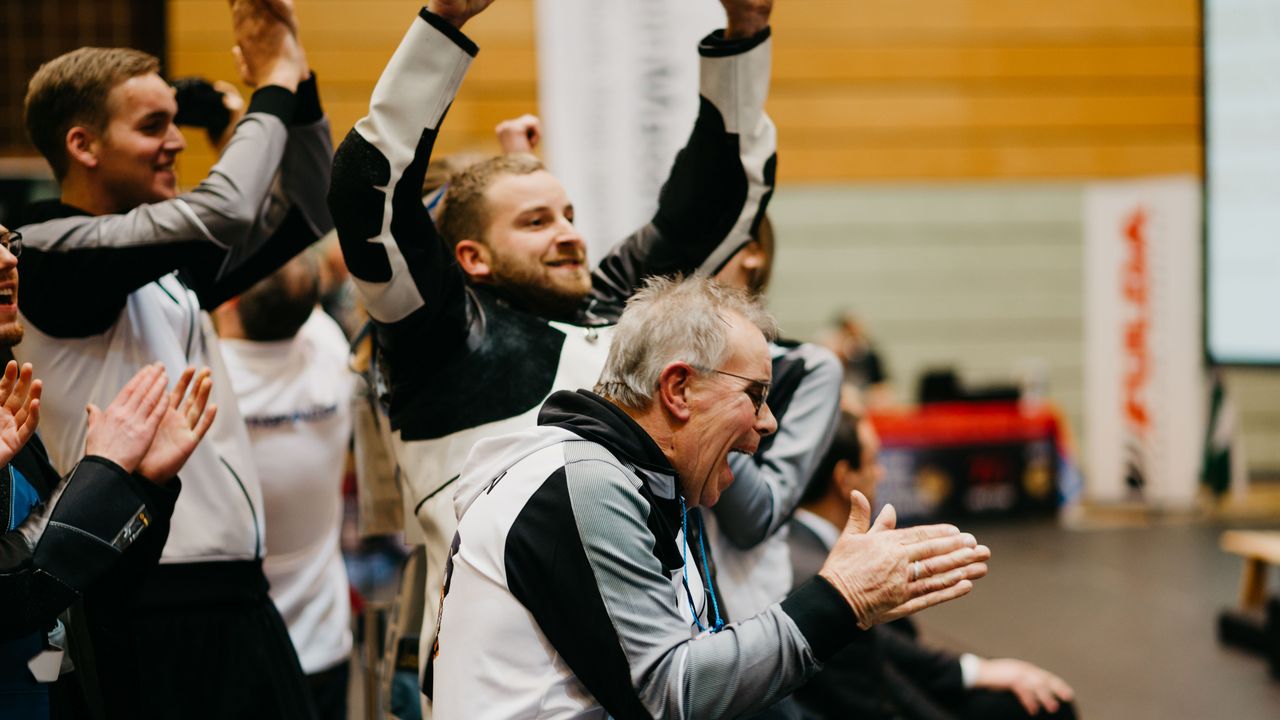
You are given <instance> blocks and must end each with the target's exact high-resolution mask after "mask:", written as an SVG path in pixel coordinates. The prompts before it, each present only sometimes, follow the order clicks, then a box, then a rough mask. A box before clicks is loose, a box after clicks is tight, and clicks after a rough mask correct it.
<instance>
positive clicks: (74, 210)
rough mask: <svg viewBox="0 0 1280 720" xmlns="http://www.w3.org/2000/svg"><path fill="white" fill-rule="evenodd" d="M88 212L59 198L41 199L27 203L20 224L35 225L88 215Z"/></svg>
mask: <svg viewBox="0 0 1280 720" xmlns="http://www.w3.org/2000/svg"><path fill="white" fill-rule="evenodd" d="M88 215H89V213H87V212H85V211H84V210H81V209H80V208H78V207H75V206H74V205H67V204H66V203H64V202H62V201H61V200H41V201H39V202H34V203H31V204H30V205H28V206H27V207H26V208H24V209H23V211H22V224H23V225H35V224H36V223H42V222H48V221H49V220H57V219H59V218H67V217H76V216H86V217H87V216H88Z"/></svg>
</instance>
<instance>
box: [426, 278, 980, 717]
mask: <svg viewBox="0 0 1280 720" xmlns="http://www.w3.org/2000/svg"><path fill="white" fill-rule="evenodd" d="M775 332H776V328H775V327H774V323H773V319H772V318H771V317H769V315H768V314H767V313H765V312H764V310H763V309H762V308H761V307H760V305H759V303H758V302H755V301H753V300H752V299H751V298H749V297H747V296H746V295H745V294H744V293H742V292H739V291H735V290H732V289H729V288H726V287H724V286H722V285H719V284H718V283H716V282H715V281H713V280H710V279H708V278H705V277H694V278H690V279H688V280H685V281H679V280H672V279H669V278H653V279H651V280H649V282H648V283H647V284H646V286H645V287H644V288H643V289H642V290H640V291H639V292H638V293H636V295H635V296H634V297H633V298H632V300H631V302H630V303H628V304H627V311H626V312H625V313H624V314H623V315H622V318H621V319H620V320H619V321H618V324H617V326H616V329H615V338H614V343H613V346H612V347H611V348H610V351H609V357H608V359H607V360H606V363H605V367H604V370H603V372H602V373H601V375H600V381H599V383H597V384H596V385H595V389H594V392H588V391H586V390H578V391H577V392H569V391H562V392H557V393H555V394H553V395H552V396H551V397H550V398H548V399H547V402H546V403H545V404H544V405H543V407H542V410H541V412H540V413H539V415H538V424H537V427H536V428H533V429H527V430H524V431H521V432H514V433H511V434H508V435H504V436H502V437H498V438H490V439H487V440H484V441H482V442H480V443H477V445H476V447H475V450H474V451H473V452H472V453H471V456H470V458H469V459H468V461H467V464H466V467H465V468H464V470H463V475H462V478H461V479H460V480H459V481H458V483H457V485H458V489H457V493H456V498H455V503H456V504H457V507H458V516H459V518H460V521H459V524H458V531H457V534H456V535H455V536H454V540H453V549H452V552H451V554H450V558H449V571H448V573H447V579H446V581H445V597H444V603H443V612H442V614H441V623H440V633H439V643H438V646H437V652H436V653H435V654H434V655H433V658H432V663H433V666H432V670H433V673H432V683H433V690H434V692H435V698H436V703H435V706H434V710H435V712H436V716H437V717H438V718H441V719H442V720H452V719H453V718H473V717H482V716H484V717H510V718H516V717H518V718H587V717H591V718H596V717H605V716H608V717H615V718H699V719H702V718H720V717H726V718H727V717H743V716H747V715H749V714H750V713H751V712H753V711H756V710H759V709H761V708H763V707H765V706H767V705H769V704H770V703H772V702H775V701H776V700H778V699H779V698H780V697H781V696H783V695H784V694H785V693H788V692H790V691H791V690H793V689H794V688H795V687H796V686H797V685H799V684H800V683H801V682H802V681H803V680H804V679H805V678H806V677H807V676H809V675H811V674H813V673H814V672H815V671H816V670H817V669H818V668H819V667H820V665H821V663H822V662H823V661H825V660H826V658H827V657H828V656H829V655H831V654H832V653H834V652H835V651H836V650H838V649H839V648H840V647H842V646H844V645H845V644H846V643H848V642H849V641H850V640H852V639H853V638H854V637H855V636H857V635H859V634H861V633H860V631H859V630H858V629H857V628H858V627H861V628H864V629H865V628H868V627H871V626H872V625H875V624H877V623H881V622H884V621H886V620H891V619H894V618H897V617H902V616H904V615H907V614H910V613H912V612H915V611H918V610H921V609H923V608H925V607H928V606H931V605H935V604H937V603H940V602H945V601H947V600H950V599H954V598H956V597H959V596H961V595H964V594H965V593H967V592H968V591H969V589H970V588H972V580H973V579H976V578H980V577H982V576H983V575H985V574H986V565H985V564H984V563H985V561H986V559H987V558H988V557H989V556H990V553H989V551H988V550H987V549H986V548H985V547H982V546H978V545H977V544H976V541H975V539H974V538H973V536H972V535H962V534H960V532H959V531H958V530H957V529H956V528H954V527H951V526H947V525H932V526H925V527H918V528H910V529H906V530H897V529H894V514H893V510H892V508H886V509H885V510H884V511H883V512H882V513H881V515H880V517H879V518H877V519H876V521H875V523H874V525H872V524H871V508H870V506H869V505H867V502H866V500H865V499H863V498H862V496H861V495H858V494H856V493H854V494H853V495H852V497H851V498H849V501H850V502H851V504H852V505H853V507H852V508H851V510H850V512H849V513H848V514H847V515H846V517H845V521H846V524H845V526H844V530H843V533H842V535H841V537H840V541H839V543H837V545H836V547H834V548H833V550H832V552H831V553H830V556H829V557H828V558H826V560H825V562H824V563H822V566H821V568H820V569H819V570H818V571H817V572H816V573H815V575H816V577H815V576H811V577H810V578H809V579H808V580H807V582H806V583H805V584H804V585H802V586H801V587H799V588H797V589H796V590H795V591H793V592H791V593H790V594H789V595H787V597H786V598H784V599H782V600H781V602H773V603H771V604H770V605H769V606H768V607H766V608H763V609H762V610H761V611H760V612H758V613H755V614H754V615H752V616H750V617H742V618H736V619H735V621H734V622H731V623H726V621H725V619H724V617H723V615H722V612H721V609H722V606H721V604H720V602H719V599H718V597H719V594H718V593H717V592H716V587H715V584H714V582H713V581H712V561H711V560H709V559H708V551H707V548H706V542H705V540H704V539H703V534H702V532H701V529H702V524H703V521H702V515H701V508H703V507H711V506H714V505H715V504H716V503H717V502H718V501H719V499H720V498H721V497H722V494H723V493H724V492H725V490H726V488H730V487H731V486H732V484H733V483H734V482H735V480H734V473H733V472H732V471H731V470H730V469H729V456H730V455H731V454H734V453H741V454H745V455H752V454H754V453H755V452H756V451H757V450H758V449H759V446H760V442H761V439H762V438H765V437H768V436H769V435H771V434H772V433H773V432H774V431H775V430H776V429H777V423H776V422H775V420H774V417H773V413H772V412H771V410H770V408H769V406H768V404H767V403H766V400H767V398H768V396H769V393H770V389H771V385H772V383H773V376H772V370H771V366H772V361H771V358H770V352H769V349H768V345H767V343H766V341H765V340H766V337H768V336H771V335H773V334H774V333H775Z"/></svg>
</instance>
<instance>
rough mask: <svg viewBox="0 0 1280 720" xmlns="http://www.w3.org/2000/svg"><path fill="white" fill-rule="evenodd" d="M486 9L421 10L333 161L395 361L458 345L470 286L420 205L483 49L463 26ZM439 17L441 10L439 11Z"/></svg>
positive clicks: (343, 214)
mask: <svg viewBox="0 0 1280 720" xmlns="http://www.w3.org/2000/svg"><path fill="white" fill-rule="evenodd" d="M486 5H488V3H487V2H483V1H480V2H477V1H476V0H471V2H465V1H463V0H456V1H454V2H445V1H440V2H436V1H433V2H431V3H429V4H428V6H427V7H426V8H424V9H423V10H422V11H420V12H419V14H418V17H417V18H416V19H415V20H414V22H413V24H412V26H410V28H409V31H408V32H407V33H406V34H405V37H404V39H403V40H402V41H401V42H400V46H399V47H398V48H397V49H396V51H395V54H394V55H392V57H391V60H390V62H388V63H387V67H386V69H385V70H383V72H382V76H381V77H380V78H379V79H378V83H377V85H376V86H375V87H374V90H373V96H372V98H371V99H370V103H369V114H368V115H366V116H365V117H363V118H361V119H360V121H359V122H357V123H356V126H355V128H353V129H352V130H351V132H350V133H349V134H348V135H347V137H346V139H345V140H343V141H342V144H341V146H340V147H339V148H338V154H337V156H336V157H335V158H334V163H333V185H332V187H331V188H330V191H329V207H330V209H331V210H332V212H333V219H334V222H335V224H336V226H337V228H338V237H339V240H340V241H341V244H342V254H343V256H344V257H345V258H346V261H347V267H348V268H349V269H350V270H351V275H352V277H353V279H354V281H355V286H356V289H357V291H358V292H359V293H360V297H361V299H362V300H363V301H364V304H365V307H366V308H367V309H368V311H369V315H370V316H371V317H372V318H373V320H374V322H375V323H376V324H377V327H378V332H379V342H380V344H381V345H382V346H383V348H384V350H385V351H386V352H388V353H389V354H391V355H392V364H393V365H395V364H396V361H395V356H396V355H397V354H406V355H416V354H417V352H416V351H417V350H418V349H421V348H425V347H434V346H437V345H438V344H439V343H441V342H449V341H450V340H452V339H456V338H460V337H461V334H462V332H463V331H464V329H465V326H466V310H465V308H466V285H465V279H464V277H463V275H462V272H461V270H459V269H458V267H457V266H456V264H455V263H454V260H453V256H452V253H451V252H450V251H449V248H448V247H447V246H446V245H445V243H444V242H443V241H442V240H441V239H440V236H439V234H438V233H437V231H436V228H435V225H434V223H432V221H431V218H430V216H429V215H428V213H427V210H426V209H425V208H424V207H423V205H422V199H421V190H422V180H423V176H424V175H425V174H426V169H427V163H428V162H429V160H430V156H431V149H432V147H433V145H434V144H435V139H436V135H437V133H438V132H439V130H440V124H441V122H442V121H443V119H444V115H445V111H446V110H448V108H449V105H450V103H452V102H453V97H454V95H455V94H456V93H457V91H458V87H459V86H460V85H461V83H462V78H463V76H464V75H465V74H466V71H467V68H468V67H469V66H470V64H471V60H472V58H473V57H475V54H476V53H477V52H478V48H477V47H476V45H475V44H474V43H473V42H471V40H470V39H468V38H467V37H466V36H465V35H463V34H462V32H461V31H460V30H459V29H458V28H459V27H461V25H462V24H463V23H465V22H466V20H467V19H468V18H469V17H471V15H474V14H475V13H476V12H479V11H480V10H482V9H483V8H484V6H486ZM433 11H435V12H433Z"/></svg>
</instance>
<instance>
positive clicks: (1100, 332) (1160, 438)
mask: <svg viewBox="0 0 1280 720" xmlns="http://www.w3.org/2000/svg"><path fill="white" fill-rule="evenodd" d="M1200 198H1201V190H1200V182H1199V180H1198V179H1197V178H1195V177H1191V176H1177V177H1168V178H1154V179H1148V180H1137V181H1118V182H1098V183H1091V184H1089V185H1087V186H1086V188H1085V192H1084V291H1085V308H1084V310H1085V313H1084V326H1085V327H1084V340H1085V344H1084V354H1085V363H1084V385H1085V428H1084V434H1085V441H1086V447H1085V451H1086V458H1085V459H1086V463H1085V470H1086V475H1085V492H1086V494H1087V496H1088V497H1089V498H1090V499H1092V500H1096V501H1101V502H1117V501H1135V502H1141V503H1144V504H1148V505H1150V506H1152V507H1161V508H1171V509H1172V508H1178V507H1187V506H1189V505H1190V504H1191V503H1192V502H1193V501H1194V499H1195V497H1196V494H1197V490H1198V487H1199V476H1200V467H1201V458H1202V452H1203V448H1204V422H1205V412H1206V411H1205V407H1204V403H1205V393H1204V369H1203V344H1202V340H1201V333H1202V330H1201V327H1202V312H1203V311H1202V302H1201V298H1202V291H1201V287H1202V278H1201V243H1200V234H1201V199H1200Z"/></svg>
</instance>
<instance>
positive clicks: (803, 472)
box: [712, 343, 844, 550]
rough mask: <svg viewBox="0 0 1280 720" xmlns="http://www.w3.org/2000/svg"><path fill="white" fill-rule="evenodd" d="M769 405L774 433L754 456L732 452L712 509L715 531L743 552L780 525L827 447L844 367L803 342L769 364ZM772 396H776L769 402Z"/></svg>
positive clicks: (833, 425)
mask: <svg viewBox="0 0 1280 720" xmlns="http://www.w3.org/2000/svg"><path fill="white" fill-rule="evenodd" d="M773 368H774V369H773V389H772V390H771V391H770V393H769V407H770V409H772V410H773V414H774V416H775V417H777V418H778V432H776V433H774V434H773V435H770V436H768V437H766V438H765V439H764V440H763V441H762V442H761V443H760V449H759V450H758V451H757V452H756V454H755V455H753V456H751V457H747V456H745V455H732V456H730V458H729V466H730V467H731V468H732V469H733V484H732V485H730V486H729V487H728V488H727V489H726V490H725V491H724V493H723V494H722V495H721V496H720V500H719V502H717V503H716V504H715V506H714V507H713V508H712V509H713V510H714V511H715V514H716V521H717V522H718V523H719V526H720V530H721V532H723V533H724V536H725V537H726V538H728V540H729V542H731V543H733V544H734V545H735V546H736V547H738V548H740V549H743V550H747V549H750V548H753V547H755V546H756V545H758V544H760V543H762V542H764V541H765V540H766V539H767V538H768V537H769V536H770V535H773V534H774V533H775V532H777V530H778V528H780V527H782V525H783V523H785V522H786V521H787V520H788V519H790V517H791V514H792V513H794V512H795V509H796V506H797V505H799V504H800V497H801V496H802V495H803V494H804V489H805V487H806V485H807V484H808V482H809V478H810V476H812V475H813V471H814V469H815V468H816V467H817V465H818V462H819V461H820V460H821V459H822V456H823V454H824V453H826V451H827V448H828V447H829V446H830V445H831V437H832V434H833V433H834V432H835V427H836V418H837V416H838V413H839V411H840V382H841V380H842V379H843V376H844V371H843V369H842V368H841V367H840V361H839V360H838V359H836V356H835V355H834V354H833V353H832V352H831V351H829V350H827V349H825V348H821V347H819V346H817V345H812V344H809V343H805V344H803V345H799V346H797V347H795V348H793V349H791V350H789V351H788V352H787V353H786V354H784V355H783V356H782V357H780V358H778V359H776V360H774V363H773ZM775 398H776V400H775Z"/></svg>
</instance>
